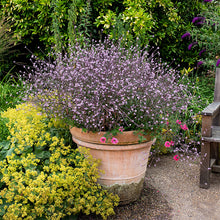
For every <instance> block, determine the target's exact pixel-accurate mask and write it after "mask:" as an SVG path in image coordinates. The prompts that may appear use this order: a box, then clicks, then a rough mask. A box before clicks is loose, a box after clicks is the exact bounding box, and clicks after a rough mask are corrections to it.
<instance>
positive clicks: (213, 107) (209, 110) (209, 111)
mask: <svg viewBox="0 0 220 220" xmlns="http://www.w3.org/2000/svg"><path fill="white" fill-rule="evenodd" d="M219 109H220V102H213V103H211V104H210V105H208V106H207V107H206V108H205V109H204V110H203V111H202V113H201V114H202V115H207V116H209V115H210V116H213V115H215V114H217V113H218V112H219Z"/></svg>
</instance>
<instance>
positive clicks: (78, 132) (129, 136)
mask: <svg viewBox="0 0 220 220" xmlns="http://www.w3.org/2000/svg"><path fill="white" fill-rule="evenodd" d="M70 132H71V134H72V137H73V138H76V139H78V140H81V141H83V142H86V143H93V144H98V145H112V146H120V145H132V144H140V142H139V137H138V135H141V136H143V137H144V138H145V139H146V140H144V141H142V142H141V143H146V142H149V141H151V139H152V137H151V135H149V134H148V135H143V134H142V133H141V132H139V133H137V134H134V132H138V131H123V132H122V133H118V134H117V135H115V136H113V137H114V138H117V140H118V141H119V142H118V144H113V143H111V138H109V139H108V142H107V143H102V142H101V141H100V139H101V137H103V136H104V135H105V134H106V132H103V131H101V132H92V131H89V132H83V131H82V128H77V127H70Z"/></svg>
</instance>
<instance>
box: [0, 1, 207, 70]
mask: <svg viewBox="0 0 220 220" xmlns="http://www.w3.org/2000/svg"><path fill="white" fill-rule="evenodd" d="M202 7H206V6H205V4H203V1H202V0H186V1H176V0H156V1H155V0H150V1H144V0H135V1H128V0H117V1H113V0H103V1H100V0H89V1H86V0H68V1H66V0H52V1H50V0H39V1H36V0H34V1H30V0H2V1H1V3H0V14H1V16H6V15H7V17H8V19H11V20H12V21H13V24H12V28H11V30H12V31H13V33H14V36H15V37H16V39H17V40H18V41H20V42H22V45H21V47H19V49H21V48H22V46H24V45H28V48H30V49H31V50H32V51H34V52H35V54H36V53H38V54H39V53H40V51H39V49H37V47H38V46H40V47H41V48H42V50H43V51H45V50H46V51H47V52H49V51H51V47H55V48H56V50H58V51H62V50H63V48H64V49H67V45H68V43H72V44H74V43H75V39H78V40H80V41H81V42H83V41H84V40H85V38H86V39H89V40H91V39H100V38H101V39H102V38H103V35H110V37H111V38H113V39H115V40H117V39H119V38H121V39H122V41H123V42H124V45H125V46H128V47H129V46H130V45H132V44H136V43H137V42H138V43H139V45H141V46H146V44H149V45H150V46H156V47H159V48H160V52H161V57H162V59H163V60H165V61H168V62H174V64H175V65H177V64H180V63H181V64H182V65H186V66H187V65H188V64H189V65H192V64H193V63H194V62H195V61H196V60H197V53H196V51H195V54H190V56H189V51H187V50H185V48H186V44H187V42H184V43H182V42H181V35H182V34H183V33H185V32H186V31H190V30H191V28H192V23H191V20H192V18H193V17H194V16H196V15H197V14H198V13H199V12H200V11H201V9H202ZM54 45H55V46H54ZM47 52H46V53H47ZM25 56H27V53H26V55H25ZM173 57H175V60H174V59H173Z"/></svg>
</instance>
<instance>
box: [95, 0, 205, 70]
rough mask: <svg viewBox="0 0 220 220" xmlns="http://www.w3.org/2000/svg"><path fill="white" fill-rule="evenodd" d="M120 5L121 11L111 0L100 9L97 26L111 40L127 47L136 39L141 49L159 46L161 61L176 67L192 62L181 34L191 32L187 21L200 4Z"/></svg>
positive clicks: (168, 1)
mask: <svg viewBox="0 0 220 220" xmlns="http://www.w3.org/2000/svg"><path fill="white" fill-rule="evenodd" d="M118 2H119V1H117V3H118ZM120 3H121V4H122V5H123V7H121V8H122V10H120V9H119V7H116V6H114V5H115V4H116V3H114V4H113V2H112V1H109V2H108V6H107V7H105V8H103V9H100V11H99V16H98V17H97V19H96V24H97V26H101V27H102V28H103V29H104V33H106V34H109V35H110V37H111V38H112V39H120V38H122V39H123V42H124V44H125V46H128V47H130V46H131V44H134V43H136V39H137V41H138V43H139V44H140V45H142V46H145V45H148V44H150V45H151V46H156V47H159V48H160V53H161V57H162V58H163V60H166V61H168V62H174V64H175V65H178V64H179V63H181V64H185V65H186V66H188V64H191V65H192V64H194V63H195V61H196V54H195V56H192V54H190V53H189V52H188V51H186V50H185V47H184V45H183V42H181V39H180V33H184V32H186V30H190V29H191V27H192V24H191V23H190V22H189V20H191V19H192V18H193V17H194V16H195V15H196V14H198V13H199V11H200V9H201V7H202V1H197V0H187V1H175V0H166V1H165V0H157V1H155V0H150V1H144V0H136V1H127V0H124V1H120ZM189 9H190V11H189ZM189 54H190V56H189ZM174 57H175V59H173V58H174Z"/></svg>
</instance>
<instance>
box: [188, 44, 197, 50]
mask: <svg viewBox="0 0 220 220" xmlns="http://www.w3.org/2000/svg"><path fill="white" fill-rule="evenodd" d="M197 43H198V42H193V43H191V44H190V45H189V46H188V50H191V49H192V47H193V46H194V45H196V44H197Z"/></svg>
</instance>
